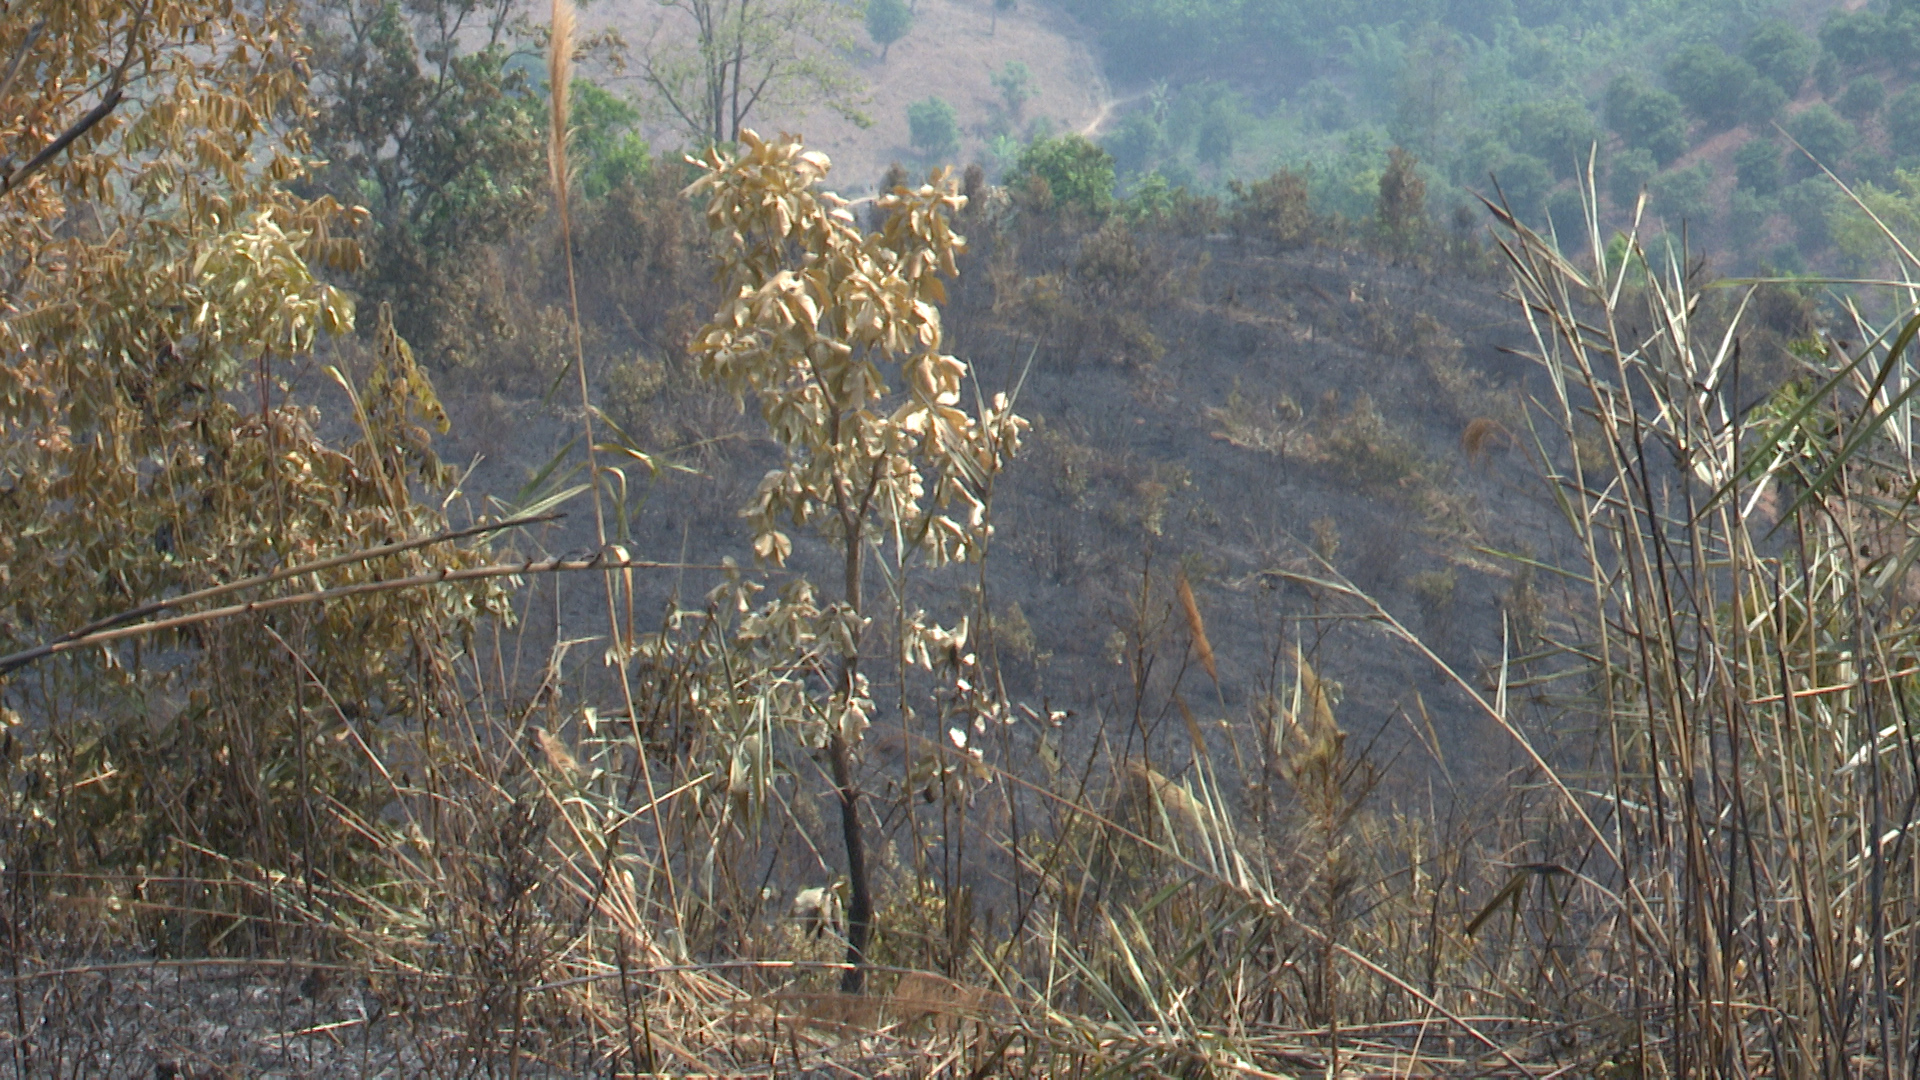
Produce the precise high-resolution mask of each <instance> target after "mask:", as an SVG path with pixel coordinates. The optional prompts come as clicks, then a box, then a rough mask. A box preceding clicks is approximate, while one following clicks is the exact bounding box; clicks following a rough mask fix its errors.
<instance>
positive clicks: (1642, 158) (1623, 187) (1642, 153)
mask: <svg viewBox="0 0 1920 1080" xmlns="http://www.w3.org/2000/svg"><path fill="white" fill-rule="evenodd" d="M1659 171H1660V166H1659V164H1658V163H1657V162H1655V161H1654V160H1653V154H1652V153H1650V152H1649V151H1646V150H1629V151H1627V152H1626V153H1624V154H1621V155H1620V156H1619V157H1616V158H1614V159H1613V164H1612V165H1611V166H1610V167H1609V168H1608V170H1607V194H1608V195H1611V196H1612V197H1613V205H1614V206H1616V207H1618V208H1619V209H1621V210H1631V209H1633V205H1634V203H1635V202H1636V201H1637V200H1638V199H1639V198H1640V192H1641V191H1642V190H1644V189H1645V188H1646V186H1647V182H1648V181H1650V180H1652V179H1653V177H1654V174H1655V173H1657V172H1659Z"/></svg>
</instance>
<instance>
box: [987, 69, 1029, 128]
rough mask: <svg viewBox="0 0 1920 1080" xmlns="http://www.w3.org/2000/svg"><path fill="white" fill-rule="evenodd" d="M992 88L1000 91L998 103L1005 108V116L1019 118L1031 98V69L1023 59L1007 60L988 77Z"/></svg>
mask: <svg viewBox="0 0 1920 1080" xmlns="http://www.w3.org/2000/svg"><path fill="white" fill-rule="evenodd" d="M989 81H990V82H992V83H993V88H994V89H995V90H998V91H999V92H1000V104H1001V105H1002V106H1003V107H1004V108H1005V109H1006V110H1007V117H1008V118H1009V119H1012V120H1018V119H1020V116H1021V114H1022V113H1024V112H1025V111H1026V108H1027V102H1029V101H1032V100H1033V95H1034V93H1035V90H1034V85H1033V70H1032V69H1031V68H1029V67H1027V64H1026V61H1024V60H1009V61H1007V62H1006V63H1005V64H1002V65H1001V66H1000V70H999V71H996V72H994V73H993V75H992V77H991V78H990V79H989Z"/></svg>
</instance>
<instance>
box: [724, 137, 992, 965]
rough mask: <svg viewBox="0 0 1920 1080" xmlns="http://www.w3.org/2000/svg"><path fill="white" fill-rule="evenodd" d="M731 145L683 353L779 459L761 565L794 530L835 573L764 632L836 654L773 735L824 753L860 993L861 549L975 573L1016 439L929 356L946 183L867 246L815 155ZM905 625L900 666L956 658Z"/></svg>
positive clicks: (865, 927)
mask: <svg viewBox="0 0 1920 1080" xmlns="http://www.w3.org/2000/svg"><path fill="white" fill-rule="evenodd" d="M742 142H743V144H744V148H743V151H742V153H741V155H740V156H739V157H737V158H735V157H733V156H731V155H727V154H724V153H722V152H720V151H719V150H718V149H714V150H710V151H708V153H707V154H706V156H705V158H704V160H703V162H702V167H703V169H704V170H705V175H704V176H703V177H702V178H701V180H700V181H699V182H698V183H697V184H696V185H695V186H694V188H693V193H694V194H695V196H696V197H703V198H705V199H706V201H707V220H708V221H709V222H711V223H713V226H714V241H715V253H716V256H717V257H718V259H719V261H720V277H721V281H722V284H723V289H722V294H723V295H725V296H727V297H728V298H729V299H728V300H727V301H726V302H725V303H724V304H723V305H722V306H721V308H720V309H719V310H718V311H716V312H715V313H714V318H713V321H712V322H710V323H708V324H707V326H706V327H705V328H704V329H703V330H701V331H700V333H699V335H698V336H697V337H696V338H695V339H694V342H693V345H692V353H693V356H694V360H695V362H696V364H697V366H698V368H699V370H700V372H701V373H702V375H703V376H704V377H706V378H708V379H711V380H712V381H714V382H715V383H717V384H718V385H719V386H721V387H723V388H724V389H726V390H727V391H728V392H730V393H732V394H733V396H734V398H735V399H736V400H738V401H743V402H744V401H745V400H746V399H747V398H753V399H754V400H755V401H756V402H757V403H758V404H759V407H760V412H761V415H763V416H765V417H766V418H767V420H768V426H769V431H770V434H772V436H773V437H774V438H775V439H776V440H778V441H779V442H780V443H781V444H782V445H783V448H784V450H785V453H784V455H783V456H782V459H781V464H780V465H779V466H778V467H777V468H775V469H774V471H773V472H771V473H769V474H768V475H767V477H766V478H765V479H764V480H762V481H761V484H760V487H759V490H758V492H757V493H756V494H755V495H754V497H753V500H752V502H751V503H750V504H749V505H748V507H747V509H746V516H747V518H748V520H749V521H750V522H751V523H752V526H753V529H754V532H755V539H754V553H755V554H756V555H757V556H758V557H759V558H760V559H762V560H764V561H766V562H768V563H771V564H775V565H778V564H781V563H783V562H784V561H785V560H786V558H787V556H788V554H789V552H790V551H791V550H792V540H791V539H790V538H789V537H788V535H787V533H786V532H785V530H786V529H789V528H793V529H806V530H809V531H812V532H815V533H817V534H818V535H819V536H820V537H821V538H822V539H824V540H825V541H826V542H827V543H829V544H830V545H832V547H833V548H834V549H835V551H836V552H837V553H838V555H839V558H840V574H839V577H840V586H841V588H840V596H839V598H838V600H837V601H836V602H835V603H833V604H831V605H828V606H826V607H824V608H822V607H820V606H818V605H816V604H815V603H814V602H813V600H812V592H811V589H810V587H806V588H800V587H796V586H794V585H789V586H788V587H787V589H786V597H787V598H788V599H789V601H790V602H788V603H785V604H782V605H780V606H778V607H777V609H776V610H774V611H771V612H769V613H768V614H767V615H766V616H764V617H762V618H761V619H760V620H759V625H762V626H772V625H793V624H795V623H796V622H798V623H799V629H798V630H797V631H796V634H797V635H804V636H807V637H809V638H810V639H811V640H817V641H822V642H830V643H834V644H833V645H832V648H833V649H834V650H835V651H837V653H838V663H837V665H836V669H835V670H834V671H832V673H831V679H832V690H831V694H830V695H829V696H828V698H827V700H825V701H818V700H816V699H812V698H810V697H807V698H802V699H801V700H800V702H798V703H796V704H797V705H799V706H800V707H801V708H802V709H803V710H804V711H803V712H802V713H801V714H799V715H791V716H782V717H780V719H781V720H783V721H785V722H787V723H790V724H792V725H793V726H794V727H795V728H796V729H798V731H799V733H800V735H801V737H802V739H803V741H805V742H806V743H807V744H809V745H811V746H816V747H824V748H825V750H826V751H827V758H828V764H829V766H830V770H831V776H832V783H833V788H834V793H835V796H836V798H837V801H838V802H839V807H840V819H841V834H842V839H843V841H844V844H845V848H846V855H847V866H848V870H847V877H848V882H849V884H850V886H851V889H850V893H851V896H850V902H849V904H848V912H847V914H848V920H847V921H848V927H847V929H848V932H847V960H848V963H849V964H850V965H851V967H850V968H849V970H848V971H847V973H846V976H845V977H844V980H843V983H842V985H843V988H844V989H845V990H847V991H848V992H854V993H857V992H859V991H860V990H861V989H862V987H863V985H864V980H865V964H866V962H867V947H868V944H869V942H870V940H871V934H872V929H873V918H874V903H873V896H872V884H871V881H870V872H869V869H868V866H867V862H866V850H865V837H864V828H865V826H864V824H863V820H862V815H863V813H865V808H864V801H865V800H864V796H863V795H862V794H861V791H860V787H859V784H858V776H857V755H858V751H859V747H860V743H861V739H862V736H863V734H864V733H865V730H866V728H867V723H868V719H867V718H868V715H869V714H870V712H871V710H872V708H873V704H872V701H871V698H870V697H869V694H868V690H867V682H866V677H865V676H864V674H863V673H862V671H861V661H862V654H863V652H864V651H865V649H864V646H863V642H864V640H865V639H866V637H867V636H868V628H869V626H870V624H871V611H872V608H873V605H874V602H873V601H872V600H871V599H870V598H869V590H868V588H867V583H866V565H867V559H868V557H869V550H870V549H872V550H875V551H878V552H880V553H881V554H882V556H883V557H884V558H885V559H886V560H887V562H888V563H890V564H892V565H895V566H902V565H904V564H906V563H907V561H908V560H910V559H914V558H918V559H921V560H924V561H925V562H927V563H929V564H931V565H934V566H939V565H944V564H947V563H951V562H955V561H968V560H975V559H978V558H979V557H980V556H981V554H982V553H983V552H984V549H985V545H986V542H987V538H988V535H989V533H990V523H989V522H988V520H987V515H986V505H985V503H984V501H983V500H984V499H985V497H986V496H987V493H988V492H989V490H990V485H991V483H992V479H993V476H994V475H995V474H996V473H997V472H998V471H999V470H1000V468H1001V466H1002V465H1003V464H1004V463H1005V462H1006V461H1007V459H1008V458H1009V457H1010V456H1011V455H1012V454H1013V453H1014V452H1015V451H1016V450H1017V449H1018V447H1019V443H1020V436H1021V432H1022V430H1023V429H1024V428H1025V427H1026V423H1025V421H1023V420H1021V419H1020V417H1018V416H1016V415H1014V414H1013V412H1012V411H1011V409H1010V407H1009V406H1008V403H1007V400H1006V398H1005V397H1004V395H1002V396H997V397H996V398H995V399H994V400H993V403H992V404H991V405H989V406H986V407H984V408H983V409H981V410H980V411H978V412H970V411H968V410H967V409H965V408H964V407H963V405H962V402H963V401H964V400H966V398H965V394H964V391H965V389H966V379H967V374H968V373H967V365H966V364H964V363H962V362H961V361H959V360H957V359H955V358H954V357H952V356H949V355H946V354H945V353H943V352H942V351H941V349H942V347H943V344H944V340H943V334H942V330H941V324H940V308H939V304H940V303H941V302H943V301H944V300H945V299H946V287H945V285H944V284H943V283H942V277H943V276H944V277H952V276H954V275H955V274H956V273H957V263H956V259H957V257H958V256H959V255H960V254H961V252H962V251H963V250H964V241H963V240H962V239H961V238H960V237H959V236H958V235H957V234H955V233H954V232H953V231H952V228H951V223H950V218H951V215H952V214H953V213H954V212H955V211H957V210H958V209H959V208H960V206H961V204H962V200H961V199H960V198H959V197H958V196H957V195H956V194H955V193H954V192H953V190H952V185H951V183H950V182H949V181H948V178H947V174H946V173H945V171H944V170H942V172H941V173H939V174H937V175H936V177H935V179H934V182H933V183H930V184H928V185H926V186H923V187H921V188H919V189H918V190H911V191H910V190H906V189H900V190H896V191H894V192H890V193H887V194H883V195H881V196H880V197H879V199H878V200H877V208H878V209H879V210H881V211H882V212H884V213H886V214H887V218H886V221H885V224H884V225H883V226H882V227H881V229H880V231H879V232H878V233H876V234H874V235H871V236H869V235H864V234H862V233H861V232H860V230H859V229H858V228H857V227H856V226H854V225H852V224H851V223H850V222H849V221H848V220H847V219H846V218H845V217H844V215H841V214H838V213H836V212H835V206H836V204H835V203H833V202H832V201H830V200H826V199H822V198H821V197H820V196H819V195H817V194H816V192H815V187H816V186H817V185H818V184H819V183H820V181H821V180H823V179H824V178H825V176H826V172H827V167H828V166H827V161H826V158H825V157H824V156H822V155H820V154H816V153H808V152H806V151H805V150H804V148H803V147H801V146H800V144H799V143H797V142H793V141H785V140H782V141H778V142H764V141H762V140H760V139H759V138H758V137H757V136H755V135H754V134H753V133H752V132H750V131H749V132H743V133H742ZM895 387H898V389H895ZM801 584H802V586H804V579H802V583H801ZM901 615H902V620H901V622H902V623H903V624H905V625H906V626H907V630H906V634H907V637H906V639H905V640H903V641H901V642H899V643H898V647H899V649H900V652H901V655H903V656H906V657H919V658H921V659H922V660H923V661H926V660H927V658H928V654H929V645H933V646H934V651H935V652H945V651H947V650H946V649H942V648H940V645H941V644H946V645H948V646H951V645H952V643H953V642H954V641H955V640H956V637H957V640H958V641H959V642H960V644H961V645H962V646H964V642H965V632H964V630H962V631H960V632H959V634H958V635H955V634H953V633H950V632H946V631H940V630H938V629H937V628H931V627H927V626H926V625H925V624H924V623H923V622H922V621H921V619H920V618H918V617H913V616H910V615H909V613H907V612H906V611H905V610H904V608H903V610H902V611H901ZM955 651H958V650H955Z"/></svg>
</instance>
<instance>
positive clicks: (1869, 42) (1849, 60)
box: [1820, 11, 1887, 67]
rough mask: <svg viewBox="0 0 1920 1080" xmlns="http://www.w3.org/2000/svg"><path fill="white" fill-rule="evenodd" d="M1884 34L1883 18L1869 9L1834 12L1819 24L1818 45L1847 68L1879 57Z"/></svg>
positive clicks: (1885, 30)
mask: <svg viewBox="0 0 1920 1080" xmlns="http://www.w3.org/2000/svg"><path fill="white" fill-rule="evenodd" d="M1886 36H1887V20H1886V18H1885V17H1884V16H1882V15H1880V14H1878V13H1876V12H1872V11H1857V12H1845V11H1836V12H1834V13H1833V14H1831V15H1828V16H1827V18H1826V21H1825V22H1822V23H1821V24H1820V44H1821V45H1823V46H1825V47H1826V50H1827V51H1828V52H1830V53H1832V54H1833V55H1834V56H1835V57H1836V58H1837V59H1838V60H1839V61H1840V62H1841V63H1842V64H1845V65H1847V66H1848V67H1859V66H1861V65H1863V64H1868V63H1871V62H1873V61H1874V60H1877V59H1879V58H1880V55H1881V50H1882V47H1883V45H1882V43H1883V42H1884V40H1885V39H1886Z"/></svg>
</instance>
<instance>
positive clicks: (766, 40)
mask: <svg viewBox="0 0 1920 1080" xmlns="http://www.w3.org/2000/svg"><path fill="white" fill-rule="evenodd" d="M657 4H658V7H659V9H660V15H659V18H658V19H657V20H656V21H655V24H654V27H653V34H652V36H651V38H650V39H649V40H650V42H651V44H649V46H648V47H647V48H646V49H644V50H643V51H642V53H641V55H640V57H639V68H640V71H639V74H640V78H641V80H642V81H643V82H645V84H646V85H647V87H648V89H650V90H651V91H652V92H653V97H654V101H655V104H656V105H657V106H658V107H659V108H660V110H661V111H662V112H663V113H664V114H665V116H666V117H667V119H669V120H671V121H672V122H673V123H674V124H675V125H676V126H678V127H679V129H680V131H681V132H682V134H684V135H685V136H686V137H687V138H688V139H689V140H691V141H692V142H693V143H694V145H696V146H709V145H713V144H716V143H732V142H737V141H739V138H740V132H741V130H742V129H743V128H744V127H745V126H746V124H747V122H748V121H749V120H750V119H751V118H752V117H753V115H754V114H755V113H756V112H757V111H761V110H767V109H774V110H788V111H791V112H793V113H796V114H799V113H804V112H805V111H806V110H808V109H810V108H813V107H816V106H822V107H825V108H827V109H828V110H830V111H832V112H834V113H837V114H839V115H840V116H842V117H844V118H846V119H847V120H850V121H852V122H853V123H855V124H858V125H859V126H861V127H865V126H867V124H868V123H870V120H869V118H868V117H867V115H866V114H865V113H864V112H862V111H861V104H862V103H863V101H864V99H865V90H864V88H863V87H862V85H861V83H860V81H859V80H858V79H857V78H855V77H854V76H853V75H852V74H851V73H849V72H848V70H847V66H846V63H845V62H844V61H843V60H842V59H841V55H842V54H843V53H845V52H846V51H848V50H850V49H851V48H853V20H854V18H855V15H856V11H855V9H854V8H853V7H852V5H849V4H846V3H842V2H841V0H657Z"/></svg>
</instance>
